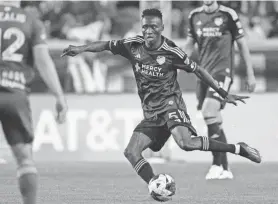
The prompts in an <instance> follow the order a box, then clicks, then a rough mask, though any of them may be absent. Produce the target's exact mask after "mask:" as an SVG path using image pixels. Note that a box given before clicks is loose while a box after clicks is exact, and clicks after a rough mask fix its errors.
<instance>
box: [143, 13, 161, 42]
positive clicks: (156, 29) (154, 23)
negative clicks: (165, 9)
mask: <svg viewBox="0 0 278 204" xmlns="http://www.w3.org/2000/svg"><path fill="white" fill-rule="evenodd" d="M163 30H164V25H163V21H162V13H161V11H160V10H158V9H154V8H151V9H145V10H144V11H143V12H142V33H143V36H144V39H145V41H147V42H148V43H149V44H150V45H151V44H155V43H156V42H157V41H158V40H159V39H160V37H161V33H162V31H163Z"/></svg>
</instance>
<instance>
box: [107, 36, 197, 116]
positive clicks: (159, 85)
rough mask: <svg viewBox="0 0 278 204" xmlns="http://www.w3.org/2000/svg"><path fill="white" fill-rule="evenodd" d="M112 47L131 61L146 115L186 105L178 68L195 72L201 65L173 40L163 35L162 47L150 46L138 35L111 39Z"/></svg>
mask: <svg viewBox="0 0 278 204" xmlns="http://www.w3.org/2000/svg"><path fill="white" fill-rule="evenodd" d="M110 50H111V52H112V53H113V54H119V55H121V56H123V57H125V58H127V59H128V60H129V61H130V62H131V64H132V67H133V72H134V75H135V79H136V82H137V87H138V94H139V97H140V99H141V103H142V108H143V111H144V116H145V118H146V119H152V118H156V116H157V115H158V114H159V113H162V112H165V111H167V110H169V109H174V108H185V104H184V101H183V99H182V93H181V90H180V87H179V84H178V82H177V69H183V70H185V71H187V72H193V71H194V70H195V69H196V66H197V65H196V63H195V62H193V61H191V60H190V59H189V58H188V57H187V55H186V54H185V53H184V52H183V51H182V50H181V49H180V48H178V47H177V46H176V45H175V44H174V43H173V42H172V41H170V40H168V39H167V38H164V37H163V44H162V45H161V46H160V48H159V49H156V50H149V49H148V48H147V47H146V46H145V43H144V39H143V37H142V36H136V37H133V38H128V39H123V40H112V41H110ZM127 102H128V101H127Z"/></svg>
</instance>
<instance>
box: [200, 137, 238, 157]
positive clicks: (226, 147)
mask: <svg viewBox="0 0 278 204" xmlns="http://www.w3.org/2000/svg"><path fill="white" fill-rule="evenodd" d="M197 138H201V141H202V145H201V150H203V151H214V152H230V153H233V154H240V153H241V147H240V145H238V144H236V145H235V144H227V143H223V142H219V141H216V140H214V139H210V138H208V137H205V136H200V137H197Z"/></svg>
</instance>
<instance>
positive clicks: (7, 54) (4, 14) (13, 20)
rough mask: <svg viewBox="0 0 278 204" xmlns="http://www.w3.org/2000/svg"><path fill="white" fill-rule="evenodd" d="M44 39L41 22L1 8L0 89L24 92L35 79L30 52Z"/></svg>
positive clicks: (16, 11)
mask: <svg viewBox="0 0 278 204" xmlns="http://www.w3.org/2000/svg"><path fill="white" fill-rule="evenodd" d="M45 38H46V33H45V29H44V26H43V24H42V22H40V21H39V20H37V19H34V18H33V17H32V16H30V15H29V14H27V13H26V12H25V11H24V10H22V9H20V8H16V7H10V6H0V40H1V44H0V45H1V47H0V49H1V50H0V51H1V53H0V54H1V56H0V87H4V88H6V89H8V90H20V91H25V90H26V84H28V83H29V82H30V81H31V79H32V76H33V75H34V74H33V70H32V67H33V53H32V48H33V47H34V46H35V45H38V44H45Z"/></svg>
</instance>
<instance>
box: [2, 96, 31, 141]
mask: <svg viewBox="0 0 278 204" xmlns="http://www.w3.org/2000/svg"><path fill="white" fill-rule="evenodd" d="M0 120H1V122H2V127H3V131H4V134H5V137H6V140H7V142H8V144H9V145H16V144H19V143H32V142H33V139H34V136H33V127H32V119H31V110H30V105H29V100H28V98H27V96H26V95H25V94H23V93H9V92H0Z"/></svg>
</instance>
